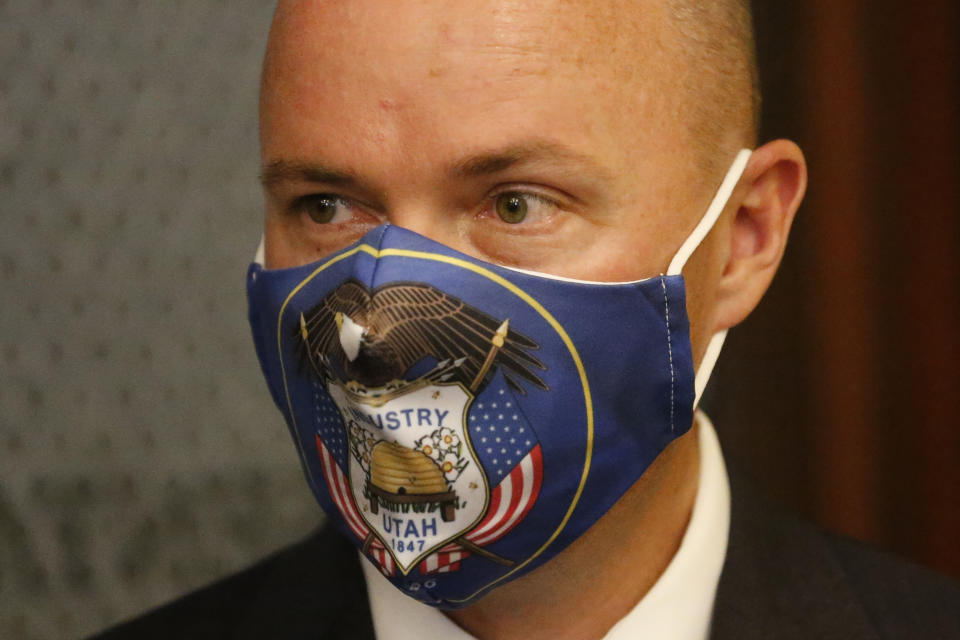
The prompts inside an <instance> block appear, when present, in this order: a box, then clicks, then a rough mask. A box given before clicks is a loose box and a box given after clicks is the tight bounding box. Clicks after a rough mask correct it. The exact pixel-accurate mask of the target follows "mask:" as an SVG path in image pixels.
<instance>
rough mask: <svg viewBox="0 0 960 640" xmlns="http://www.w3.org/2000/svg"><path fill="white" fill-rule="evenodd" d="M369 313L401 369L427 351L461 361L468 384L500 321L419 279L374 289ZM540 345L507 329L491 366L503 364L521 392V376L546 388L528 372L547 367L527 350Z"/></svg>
mask: <svg viewBox="0 0 960 640" xmlns="http://www.w3.org/2000/svg"><path fill="white" fill-rule="evenodd" d="M369 315H370V317H372V318H376V327H377V330H378V333H379V334H380V337H381V338H383V339H384V340H387V341H388V342H389V343H390V344H391V345H392V346H393V348H394V350H395V351H396V352H397V353H398V355H399V356H400V359H401V361H402V363H403V367H404V370H406V369H407V368H409V367H411V366H413V365H414V364H416V363H417V362H418V361H419V360H420V359H422V358H423V357H424V356H426V355H432V356H433V357H435V358H437V360H439V361H443V360H447V359H450V360H459V359H463V362H462V363H461V365H460V366H459V367H458V374H457V375H458V378H459V379H460V381H461V382H463V383H464V385H466V386H469V385H470V384H471V382H472V381H473V380H474V378H475V377H476V376H477V374H478V373H479V372H480V370H481V369H482V367H483V363H484V360H485V359H486V357H487V354H488V353H489V352H490V350H491V347H492V344H493V343H492V340H493V337H494V336H495V335H496V333H497V330H498V329H499V328H500V325H501V324H502V320H497V319H496V318H494V317H492V316H490V315H488V314H486V313H484V312H483V311H481V310H479V309H477V308H475V307H472V306H470V305H468V304H466V303H465V302H463V301H462V300H460V299H458V298H456V297H454V296H451V295H449V294H446V293H444V292H443V291H440V290H439V289H437V288H436V287H432V286H430V285H426V284H421V283H396V284H389V285H386V286H384V287H382V288H380V289H378V290H376V291H375V292H374V294H373V296H372V298H371V309H370V314H369ZM539 348H540V347H539V345H537V343H536V342H534V341H533V340H531V339H530V338H528V337H527V336H525V335H523V334H522V333H520V332H518V331H515V330H513V329H509V328H508V330H507V335H506V336H505V338H504V341H503V346H502V347H501V348H500V349H499V350H498V351H497V354H496V359H495V360H494V364H499V365H501V366H502V367H503V369H504V371H503V373H504V377H505V378H506V380H507V382H508V383H509V384H510V385H511V386H512V387H513V388H515V389H516V390H518V391H520V392H521V393H522V392H523V387H522V386H521V385H520V384H519V381H520V380H524V381H526V382H527V383H529V384H532V385H533V386H535V387H537V388H540V389H544V390H546V389H547V385H546V383H544V381H543V380H542V379H541V378H540V376H538V375H537V374H536V373H535V372H534V371H532V369H540V370H546V367H545V366H544V365H543V363H541V362H540V361H539V360H538V359H537V358H535V357H534V356H532V355H531V354H530V353H529V352H530V351H533V350H536V349H539ZM493 371H494V367H490V370H489V371H488V372H487V373H486V376H485V378H486V379H489V378H490V377H491V376H492V375H493ZM485 381H486V380H485Z"/></svg>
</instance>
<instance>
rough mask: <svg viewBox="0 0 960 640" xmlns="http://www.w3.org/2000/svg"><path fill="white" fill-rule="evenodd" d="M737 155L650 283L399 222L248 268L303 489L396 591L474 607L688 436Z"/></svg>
mask: <svg viewBox="0 0 960 640" xmlns="http://www.w3.org/2000/svg"><path fill="white" fill-rule="evenodd" d="M749 155H750V152H749V151H743V152H741V153H740V155H739V156H738V157H737V160H736V162H735V163H734V165H733V167H732V168H731V169H730V172H729V173H728V175H727V177H726V179H725V180H724V183H723V185H722V186H721V188H720V190H719V192H718V193H717V196H716V198H715V199H714V202H713V203H712V204H711V206H710V209H709V210H708V212H707V214H706V215H705V216H704V218H703V220H701V223H700V225H698V227H697V229H696V230H694V232H693V234H692V235H691V237H690V238H689V239H688V240H687V242H686V243H685V244H684V245H683V247H681V249H680V251H679V252H678V253H677V255H676V257H675V258H674V260H673V262H672V263H671V265H670V269H669V270H668V273H667V274H666V275H660V276H657V277H654V278H649V279H646V280H640V281H636V282H627V283H590V282H582V281H574V280H568V279H563V278H557V277H553V276H547V275H544V274H535V273H530V272H524V271H518V270H515V269H510V268H506V267H501V266H498V265H495V264H490V263H486V262H483V261H481V260H477V259H475V258H471V257H469V256H467V255H464V254H461V253H459V252H457V251H454V250H452V249H450V248H448V247H445V246H443V245H441V244H439V243H436V242H434V241H432V240H430V239H428V238H426V237H423V236H421V235H418V234H416V233H414V232H412V231H408V230H406V229H403V228H400V227H395V226H391V225H382V226H379V227H376V228H375V229H372V230H371V231H370V232H369V233H367V234H366V236H364V237H363V238H362V239H361V240H360V241H359V242H358V243H356V244H354V245H352V246H350V247H348V248H346V249H344V250H342V251H340V252H338V253H335V254H333V255H331V256H329V257H327V258H325V259H323V260H321V261H318V262H316V263H313V264H309V265H305V266H302V267H296V268H291V269H282V270H267V269H264V268H263V266H262V264H259V263H255V264H253V265H252V266H251V267H250V271H249V276H248V285H247V291H248V298H249V304H250V323H251V327H252V329H253V337H254V342H255V344H256V348H257V355H258V357H259V359H260V363H261V366H262V368H263V372H264V374H265V376H266V379H267V383H268V386H269V387H270V391H271V393H272V395H273V399H274V401H275V402H276V404H277V406H278V407H279V408H280V410H281V412H283V414H284V416H285V418H286V420H287V423H288V425H289V427H290V430H291V433H292V435H293V439H294V441H295V442H296V444H297V448H298V451H299V454H300V459H301V463H302V465H303V468H304V471H305V474H306V477H307V481H308V482H309V484H310V487H311V489H312V490H313V492H314V495H315V496H316V498H317V501H318V502H319V503H320V506H321V507H322V508H323V509H324V511H325V512H326V513H327V514H328V516H329V517H330V518H331V520H332V521H333V522H334V523H335V524H336V526H337V527H338V528H339V529H340V531H341V532H342V533H343V535H345V536H347V537H348V538H349V539H351V540H352V541H353V542H354V544H355V545H356V546H357V547H358V548H359V549H360V550H361V552H362V553H363V555H364V556H365V557H366V558H367V559H368V560H370V561H371V562H373V563H374V564H375V565H376V566H377V567H378V568H379V569H380V571H381V572H382V573H383V575H384V576H386V577H387V578H388V579H389V580H390V581H391V582H392V583H393V584H394V585H395V586H396V587H397V588H399V589H401V590H402V591H404V592H405V593H407V594H408V595H410V596H412V597H414V598H417V599H418V600H421V601H423V602H425V603H427V604H431V605H434V606H440V607H444V608H458V607H463V606H467V605H469V604H470V603H472V602H474V601H475V600H476V599H478V598H480V597H481V596H482V595H483V594H484V593H486V592H487V591H488V590H490V589H492V588H494V587H496V586H497V585H499V584H503V583H504V582H506V581H508V580H511V579H513V578H516V577H518V576H520V575H523V574H524V573H526V572H528V571H531V570H533V569H535V568H536V567H538V566H540V565H541V564H543V563H544V562H546V561H547V560H549V559H550V558H551V557H553V556H554V555H556V554H557V553H559V552H560V551H562V550H563V549H564V548H566V547H567V546H568V545H569V544H570V543H571V542H572V541H574V540H575V539H576V538H577V537H579V536H580V535H582V534H583V532H584V531H586V530H587V529H588V528H589V527H590V526H591V525H592V524H593V523H595V522H596V521H597V520H598V519H599V518H600V517H602V516H603V515H604V514H605V513H606V512H607V510H608V509H609V508H610V507H611V506H612V505H613V504H614V502H616V501H617V499H619V498H620V496H621V495H623V493H624V492H625V491H626V490H627V489H629V488H630V486H631V485H633V484H634V482H636V480H637V479H638V478H639V477H640V476H641V475H642V474H643V472H644V471H645V470H646V469H647V467H648V466H649V465H650V463H651V462H653V460H654V459H655V458H656V457H657V456H658V455H659V454H660V452H661V451H663V449H664V448H665V447H666V446H667V445H668V444H669V443H670V442H672V441H673V440H674V439H676V438H677V437H679V436H681V435H683V434H684V433H686V432H687V430H689V428H690V426H691V424H692V421H693V409H694V407H695V405H696V400H697V399H698V398H699V393H700V391H702V387H703V385H704V384H705V383H706V378H707V377H708V376H709V372H710V369H711V368H712V365H713V362H714V361H715V359H716V355H717V353H718V352H719V347H720V344H721V342H722V335H721V336H717V337H716V338H715V339H714V341H713V343H712V344H711V348H710V349H709V350H708V354H707V357H706V358H705V362H704V365H702V366H701V371H700V375H698V376H696V381H695V376H694V371H693V360H692V356H691V347H690V337H689V326H688V321H687V314H686V303H685V297H684V296H685V292H684V283H683V277H682V276H681V275H680V272H681V270H682V268H683V264H684V263H685V262H686V259H687V258H688V257H689V255H690V254H691V253H692V252H693V250H694V249H695V248H696V247H697V246H698V245H699V243H700V242H701V241H702V239H703V238H704V237H705V236H706V234H707V232H708V231H709V230H710V228H711V227H712V226H713V224H714V222H715V221H716V218H717V217H718V216H719V214H720V212H721V211H722V210H723V208H724V205H725V204H726V201H727V199H728V198H729V196H730V193H731V192H732V191H733V188H734V186H735V185H736V183H737V182H738V180H739V178H740V176H741V175H742V173H743V170H744V168H745V166H746V163H747V160H748V159H749ZM623 544H629V542H628V541H624V542H623Z"/></svg>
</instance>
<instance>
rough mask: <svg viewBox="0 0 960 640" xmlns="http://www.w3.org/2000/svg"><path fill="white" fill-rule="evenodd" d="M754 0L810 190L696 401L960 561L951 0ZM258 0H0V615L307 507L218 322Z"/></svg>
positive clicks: (250, 89) (168, 571)
mask: <svg viewBox="0 0 960 640" xmlns="http://www.w3.org/2000/svg"><path fill="white" fill-rule="evenodd" d="M917 4H920V3H914V4H910V5H909V8H907V4H906V3H894V2H892V1H891V0H874V1H872V2H869V3H868V2H866V0H860V1H859V2H853V1H847V2H828V1H827V0H806V1H804V2H800V1H799V0H791V1H789V2H787V1H777V2H774V1H773V0H764V1H763V2H760V3H758V4H757V6H756V12H757V27H758V39H759V49H760V59H761V70H762V81H763V86H764V92H765V95H766V101H765V118H764V138H771V137H775V136H786V137H791V138H794V139H796V140H798V141H799V142H800V143H801V146H803V147H804V149H805V150H806V151H807V154H808V159H809V162H810V170H811V189H810V193H809V196H808V198H807V202H806V204H805V205H804V206H803V208H802V209H801V211H800V214H799V217H798V219H797V223H796V226H795V231H794V236H793V240H792V243H791V246H790V248H789V249H788V253H787V257H786V261H785V263H784V265H783V269H782V271H781V273H780V275H779V276H778V277H777V280H776V281H775V283H774V286H773V288H772V290H771V292H770V295H769V296H768V298H767V299H766V300H765V301H764V302H763V303H762V304H761V306H760V308H759V309H758V311H757V312H756V313H755V314H754V315H753V316H752V317H751V318H750V319H749V320H748V321H747V322H746V324H745V325H744V326H743V327H742V328H740V329H738V330H737V331H734V332H733V333H732V334H731V339H730V341H729V343H728V344H729V347H728V351H727V352H726V353H725V356H724V358H722V359H721V363H720V365H719V366H718V370H717V378H716V382H715V384H714V386H713V387H712V389H711V391H710V396H709V398H708V399H707V401H706V404H707V406H708V409H709V410H710V412H711V413H712V415H713V417H714V420H715V422H716V423H717V425H718V429H719V430H720V432H721V438H722V441H723V443H724V446H725V449H726V452H727V456H728V458H729V459H730V461H731V463H732V464H736V465H738V466H739V467H741V468H743V469H745V470H746V471H747V473H748V474H749V475H752V476H753V477H754V478H756V479H757V480H758V482H759V483H760V484H762V485H764V486H766V487H768V488H769V489H770V491H771V493H773V494H774V495H775V496H777V497H778V498H780V499H781V501H783V502H785V503H786V504H787V505H789V506H791V507H793V508H795V509H797V510H799V511H801V512H803V513H805V514H807V515H808V516H809V517H811V518H813V519H814V520H816V521H817V522H819V523H820V524H822V525H823V526H825V527H827V528H830V529H833V530H837V531H841V532H846V533H849V534H851V535H854V536H857V537H860V538H862V539H865V540H868V541H871V542H873V543H875V544H878V545H879V546H882V547H885V548H888V549H891V550H894V551H896V552H898V553H901V554H903V555H906V556H909V557H911V558H913V559H914V560H916V561H919V562H922V563H924V564H927V565H929V566H933V567H936V568H938V569H939V570H941V571H944V572H948V573H952V574H954V575H960V547H958V546H957V545H956V543H955V541H956V539H957V537H958V535H960V522H958V518H960V509H958V508H957V505H958V504H960V464H958V463H960V418H958V413H957V409H956V408H955V404H956V400H957V399H958V397H960V393H958V391H960V376H958V375H957V367H956V363H957V358H958V355H960V342H958V326H960V323H958V320H960V286H958V283H960V279H958V275H960V273H958V272H960V258H958V251H957V247H958V246H960V245H958V243H960V215H958V214H960V191H958V183H960V151H958V150H960V132H958V118H960V116H958V111H957V105H958V98H960V96H958V95H957V93H958V90H960V54H958V48H957V43H958V36H960V19H958V15H957V14H958V9H957V6H956V3H955V1H954V0H926V1H925V2H924V3H922V5H921V6H917ZM271 8H272V7H271V3H267V2H257V1H254V0H233V1H232V2H230V3H227V2H223V1H222V0H209V1H199V0H195V1H193V2H186V1H184V0H180V1H177V0H167V1H165V2H153V3H146V2H135V1H133V0H127V1H121V0H112V1H111V0H82V1H74V0H69V1H68V0H44V1H43V2H37V1H35V0H0V195H2V197H0V637H2V638H8V637H9V638H72V637H81V636H83V635H86V634H87V633H90V632H92V631H94V630H96V629H99V628H101V627H103V626H105V625H107V624H110V623H113V622H116V621H118V620H120V619H122V618H125V617H129V616H131V615H133V614H135V613H136V612H138V611H141V610H143V609H145V608H147V607H150V606H153V605H156V604H159V603H160V602H163V601H165V600H167V599H169V598H171V597H173V596H175V595H177V594H179V593H182V592H184V591H186V590H188V589H191V588H194V587H197V586H199V585H201V584H204V583H206V582H208V581H210V580H212V579H214V578H216V577H218V576H221V575H224V574H226V573H229V572H231V571H234V570H236V569H238V568H240V567H242V566H244V565H246V564H248V563H250V562H252V561H253V560H254V559H256V558H258V557H261V556H263V555H264V554H266V553H268V552H269V551H270V550H271V549H275V548H277V547H279V546H282V545H283V544H285V543H286V542H288V541H291V540H293V539H295V538H297V537H299V536H301V535H303V534H305V533H306V532H307V531H309V530H310V528H311V527H313V526H315V525H316V524H317V522H318V520H319V516H318V513H317V508H316V507H315V506H314V503H313V501H312V499H311V498H310V497H309V495H308V492H307V488H306V484H305V483H304V482H303V480H302V478H301V472H300V470H299V466H298V462H297V459H296V456H295V453H294V449H293V447H292V446H291V445H290V443H289V441H288V436H287V434H286V430H285V427H284V426H283V424H282V421H281V419H280V417H279V414H277V413H276V412H275V411H274V410H273V409H272V407H271V406H270V402H269V399H268V395H267V393H266V389H265V387H264V385H263V383H262V382H261V380H260V376H259V371H258V369H257V366H256V362H255V358H254V355H253V351H252V348H251V347H250V341H249V338H248V330H247V326H246V320H245V301H244V293H243V284H244V272H245V268H246V265H247V263H248V262H249V260H250V258H251V256H252V252H253V249H254V248H255V245H256V242H257V239H258V236H259V230H258V229H259V224H260V207H261V204H260V203H261V201H260V194H259V189H258V186H257V182H256V175H257V170H258V167H257V146H256V94H257V82H258V78H257V77H258V73H259V65H260V57H261V54H262V50H263V45H264V42H265V39H266V32H267V27H268V23H269V17H270V12H271Z"/></svg>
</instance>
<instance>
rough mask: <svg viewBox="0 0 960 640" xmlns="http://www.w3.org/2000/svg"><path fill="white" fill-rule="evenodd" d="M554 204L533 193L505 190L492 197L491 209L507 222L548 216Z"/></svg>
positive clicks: (517, 222) (519, 221)
mask: <svg viewBox="0 0 960 640" xmlns="http://www.w3.org/2000/svg"><path fill="white" fill-rule="evenodd" d="M553 208H555V205H554V204H553V203H552V202H550V201H549V200H547V199H546V198H543V197H541V196H538V195H537V194H534V193H523V192H519V191H507V192H505V193H501V194H499V195H497V196H496V197H495V198H494V201H493V210H494V212H495V213H496V214H497V217H499V218H500V219H501V220H503V221H504V222H506V223H507V224H519V223H521V222H525V221H528V219H529V220H531V221H536V220H538V219H540V218H543V217H545V216H548V215H549V214H550V213H551V210H552V209H553Z"/></svg>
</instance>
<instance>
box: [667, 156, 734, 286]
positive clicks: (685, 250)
mask: <svg viewBox="0 0 960 640" xmlns="http://www.w3.org/2000/svg"><path fill="white" fill-rule="evenodd" d="M752 153H753V152H752V151H750V149H741V150H740V153H738V154H737V157H736V159H735V160H734V161H733V164H732V165H731V166H730V169H729V170H728V171H727V176H726V177H725V178H724V179H723V182H722V183H721V184H720V188H719V189H717V195H715V196H713V202H711V203H710V206H709V207H708V208H707V212H706V213H705V214H703V218H701V219H700V224H698V225H697V228H696V229H694V230H693V232H692V233H691V234H690V235H689V236H688V237H687V240H686V242H684V243H683V245H682V246H681V247H680V248H679V249H678V250H677V253H676V255H675V256H673V260H671V261H670V266H669V267H667V275H668V276H676V275H680V272H681V271H683V267H684V265H685V264H687V260H689V259H690V256H691V255H693V252H694V251H696V250H697V247H699V246H700V243H701V242H703V239H704V238H706V237H707V234H708V233H710V230H711V229H713V225H714V224H716V222H717V218H719V217H720V214H721V213H723V209H724V207H726V206H727V202H728V201H729V200H730V196H731V195H733V190H734V189H735V188H736V187H737V183H738V182H740V178H741V177H743V172H744V171H745V170H746V168H747V162H748V161H749V160H750V155H751V154H752Z"/></svg>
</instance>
